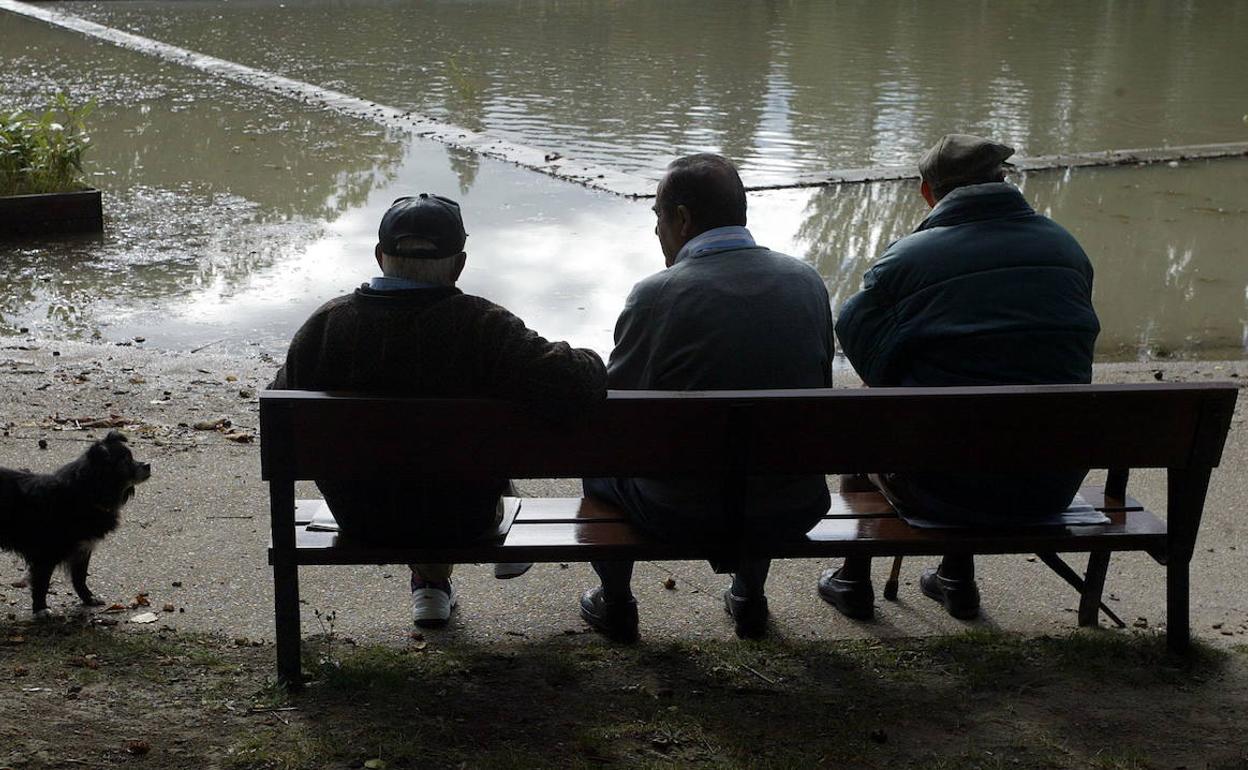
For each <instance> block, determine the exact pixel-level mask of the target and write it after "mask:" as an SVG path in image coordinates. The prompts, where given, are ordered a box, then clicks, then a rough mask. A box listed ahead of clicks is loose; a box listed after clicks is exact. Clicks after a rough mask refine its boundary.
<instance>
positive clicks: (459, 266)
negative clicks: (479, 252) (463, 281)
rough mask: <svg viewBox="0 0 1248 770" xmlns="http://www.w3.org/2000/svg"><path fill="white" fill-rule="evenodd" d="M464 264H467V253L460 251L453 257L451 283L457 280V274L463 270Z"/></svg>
mask: <svg viewBox="0 0 1248 770" xmlns="http://www.w3.org/2000/svg"><path fill="white" fill-rule="evenodd" d="M466 264H468V254H467V253H466V252H463V251H461V252H459V255H458V256H456V257H455V270H454V272H452V273H451V283H454V282H455V281H458V280H459V274H460V273H462V272H464V265H466Z"/></svg>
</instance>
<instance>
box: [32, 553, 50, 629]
mask: <svg viewBox="0 0 1248 770" xmlns="http://www.w3.org/2000/svg"><path fill="white" fill-rule="evenodd" d="M55 569H56V563H55V562H44V561H32V562H30V599H31V604H30V611H31V614H33V615H34V616H35V617H36V618H47V617H51V615H52V613H51V612H50V611H49V610H48V584H49V583H51V582H52V572H53V570H55Z"/></svg>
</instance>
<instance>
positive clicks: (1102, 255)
mask: <svg viewBox="0 0 1248 770" xmlns="http://www.w3.org/2000/svg"><path fill="white" fill-rule="evenodd" d="M1015 181H1017V182H1018V183H1019V185H1020V186H1021V187H1022V189H1023V192H1024V194H1025V195H1026V196H1027V198H1028V200H1029V201H1030V202H1031V203H1032V205H1033V206H1034V207H1035V208H1036V210H1038V211H1040V212H1041V213H1044V214H1046V215H1048V216H1051V217H1053V218H1054V219H1055V220H1057V221H1058V222H1060V223H1062V225H1064V226H1065V227H1066V228H1067V229H1069V230H1070V231H1071V232H1072V233H1074V235H1075V236H1076V237H1077V238H1078V239H1079V241H1080V243H1082V244H1083V247H1084V249H1085V250H1086V251H1087V252H1088V255H1089V256H1090V257H1091V259H1092V263H1093V266H1094V268H1095V270H1096V281H1095V289H1094V297H1093V298H1094V301H1095V304H1096V308H1097V313H1098V314H1099V315H1100V318H1101V324H1102V327H1103V329H1102V332H1101V337H1100V339H1099V341H1098V344H1097V353H1098V355H1099V356H1100V357H1101V358H1134V357H1137V356H1158V357H1165V356H1170V355H1205V356H1225V355H1232V356H1237V355H1241V354H1242V353H1243V350H1244V349H1245V345H1244V323H1245V318H1246V317H1248V313H1246V312H1245V297H1246V295H1245V287H1248V262H1246V261H1245V260H1243V259H1242V256H1241V255H1242V253H1243V235H1244V233H1245V232H1248V160H1224V161H1202V162H1197V163H1189V164H1182V165H1179V166H1177V167H1173V168H1172V167H1168V166H1150V167H1146V168H1113V169H1075V170H1069V171H1065V172H1062V171H1057V172H1033V173H1031V174H1028V175H1027V176H1026V177H1020V178H1018V179H1016V180H1015ZM767 195H771V194H767ZM808 196H809V197H808V199H807V200H806V201H805V203H804V207H805V219H804V220H803V221H802V223H801V225H800V226H799V227H798V228H797V229H796V231H795V235H794V241H795V242H794V244H793V245H794V249H795V253H801V254H804V255H805V256H806V258H807V259H809V260H810V261H811V262H812V263H813V264H815V265H816V266H817V267H818V269H819V272H820V273H821V274H822V275H823V276H824V277H825V278H827V280H828V288H829V292H830V294H831V295H832V297H833V304H834V305H835V306H838V307H839V306H840V304H841V303H842V302H844V300H845V299H846V298H847V297H848V296H849V295H850V294H852V293H853V292H854V291H857V289H858V287H859V285H860V282H861V277H862V273H863V272H865V270H866V269H867V268H868V267H870V265H871V264H872V263H873V262H874V261H875V260H876V259H877V258H878V257H879V255H880V253H881V252H882V251H883V250H884V248H885V247H886V246H887V245H888V244H889V243H890V242H891V241H893V240H895V239H897V238H899V237H901V236H903V235H905V234H907V233H909V232H910V231H911V230H913V228H914V226H915V225H916V224H917V223H918V222H919V221H920V220H921V219H922V217H923V216H924V215H925V214H926V213H927V207H926V205H925V204H924V203H923V202H922V200H921V199H920V198H919V196H918V192H917V184H915V183H914V182H887V183H878V184H873V185H853V186H848V185H847V186H843V187H839V188H830V189H827V190H819V191H816V192H812V193H809V194H808ZM785 203H787V204H789V205H792V204H794V203H796V201H792V200H789V201H785ZM780 205H783V204H780Z"/></svg>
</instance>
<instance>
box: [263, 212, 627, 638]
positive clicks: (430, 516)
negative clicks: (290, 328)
mask: <svg viewBox="0 0 1248 770" xmlns="http://www.w3.org/2000/svg"><path fill="white" fill-rule="evenodd" d="M467 237H468V234H467V233H466V232H464V223H463V220H462V219H461V217H460V212H459V204H457V203H456V202H455V201H452V200H450V199H449V198H443V197H442V196H439V195H430V194H426V193H421V194H420V195H417V196H413V197H406V198H399V199H398V200H396V201H395V202H394V203H393V204H392V205H391V206H390V209H389V210H388V211H386V213H385V216H383V217H382V220H381V227H380V228H379V229H378V243H377V246H376V248H375V249H374V256H375V257H376V260H377V265H378V267H380V268H381V272H382V275H380V276H378V277H375V278H373V279H372V280H371V281H369V282H368V283H366V284H364V285H363V286H360V287H359V288H358V289H356V290H355V291H354V292H352V293H351V294H347V295H345V296H342V297H338V298H337V299H332V300H330V301H329V302H327V303H325V304H324V305H323V306H321V308H320V309H318V310H317V311H316V312H315V313H313V314H312V317H311V318H309V319H308V320H307V322H306V323H304V325H303V327H302V328H300V329H299V331H298V332H297V333H296V334H295V337H294V339H293V340H291V343H290V351H289V353H287V356H286V365H285V366H284V367H282V369H281V371H279V372H278V375H277V380H276V382H275V383H274V387H276V388H291V389H298V390H341V391H353V392H367V393H377V394H385V395H391V396H413V397H415V396H431V397H444V398H457V397H458V398H472V397H477V398H490V397H492V398H508V399H513V400H517V401H527V402H534V403H537V404H541V405H543V411H545V412H549V411H550V410H561V411H562V410H575V409H577V408H582V407H584V406H586V405H588V404H590V403H592V402H595V401H600V400H602V399H604V398H606V368H605V367H604V366H603V364H602V359H601V358H599V357H598V354H597V353H594V352H593V351H591V350H582V349H578V348H572V347H569V346H568V344H567V343H566V342H547V341H546V340H545V339H542V338H541V337H540V336H538V335H537V333H536V332H534V331H532V330H531V329H528V328H527V327H525V325H524V323H523V322H522V321H521V320H520V319H519V318H517V317H516V316H514V315H512V314H511V313H509V312H508V311H507V310H505V309H504V308H501V307H499V306H498V305H495V304H494V303H493V302H490V301H488V300H485V299H482V298H480V297H474V296H472V295H469V294H464V293H463V292H462V291H460V290H459V289H457V288H456V287H455V282H456V280H458V279H459V275H460V273H461V272H462V271H463V269H464V264H465V261H466V259H467V256H466V254H465V252H464V242H465V239H466V238H467ZM317 486H318V487H319V488H320V490H321V492H322V494H324V495H325V500H326V502H327V503H329V507H330V509H331V510H332V511H333V513H334V517H335V518H336V519H337V521H338V524H339V527H340V529H341V531H342V533H343V534H344V535H347V536H350V537H352V538H358V539H360V540H362V541H364V542H373V543H388V542H406V543H412V544H426V545H442V544H456V543H465V542H469V541H471V540H473V539H476V538H479V537H482V536H483V535H486V534H488V533H489V532H490V531H491V530H492V529H493V528H495V527H496V526H497V525H498V522H499V520H500V516H501V513H500V507H499V499H500V495H502V494H503V492H504V491H505V490H506V489H507V487H508V480H507V479H497V480H494V481H488V482H455V481H439V482H427V481H419V482H417V481H400V480H395V481H393V482H390V483H386V482H380V483H379V482H376V481H371V482H354V481H333V482H330V481H318V482H317ZM452 566H453V565H450V564H413V565H411V570H412V583H411V587H412V618H413V620H414V622H415V624H416V625H418V626H422V627H430V626H439V625H442V624H444V623H446V621H447V619H448V618H449V617H450V614H451V610H453V609H454V608H455V605H456V599H457V598H456V595H455V589H454V587H453V586H452V585H451V568H452ZM528 566H529V565H506V564H499V565H496V568H495V576H496V577H500V578H506V577H514V576H515V575H517V574H520V573H521V572H523V571H524V570H525V569H527V568H528Z"/></svg>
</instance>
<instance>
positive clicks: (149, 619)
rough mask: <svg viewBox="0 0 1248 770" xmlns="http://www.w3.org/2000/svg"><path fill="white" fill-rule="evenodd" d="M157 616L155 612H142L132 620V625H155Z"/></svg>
mask: <svg viewBox="0 0 1248 770" xmlns="http://www.w3.org/2000/svg"><path fill="white" fill-rule="evenodd" d="M157 617H158V616H157V615H156V613H154V612H140V613H139V614H138V615H135V616H134V617H132V618H130V622H131V623H155V622H156V620H157Z"/></svg>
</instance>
